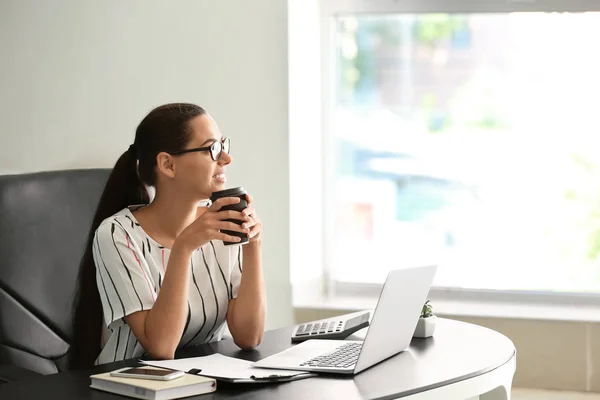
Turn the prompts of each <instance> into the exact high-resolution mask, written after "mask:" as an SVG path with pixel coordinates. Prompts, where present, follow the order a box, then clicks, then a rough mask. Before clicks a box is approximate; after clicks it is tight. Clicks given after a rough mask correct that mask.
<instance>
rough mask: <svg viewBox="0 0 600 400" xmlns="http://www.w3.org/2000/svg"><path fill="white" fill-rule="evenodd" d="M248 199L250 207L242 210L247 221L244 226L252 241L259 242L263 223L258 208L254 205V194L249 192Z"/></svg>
mask: <svg viewBox="0 0 600 400" xmlns="http://www.w3.org/2000/svg"><path fill="white" fill-rule="evenodd" d="M246 201H247V203H248V207H246V209H245V210H244V211H242V214H243V215H244V221H245V222H244V223H243V224H242V228H244V229H246V232H247V233H248V238H249V240H250V242H259V241H260V239H261V236H260V233H261V232H262V226H263V224H262V222H261V221H260V218H259V217H258V215H257V214H256V210H255V209H254V207H252V196H250V195H249V194H247V195H246Z"/></svg>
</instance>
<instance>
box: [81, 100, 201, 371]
mask: <svg viewBox="0 0 600 400" xmlns="http://www.w3.org/2000/svg"><path fill="white" fill-rule="evenodd" d="M204 114H206V111H205V110H204V109H203V108H202V107H199V106H197V105H194V104H185V103H175V104H166V105H163V106H160V107H158V108H155V109H154V110H152V111H151V112H150V113H149V114H148V115H147V116H146V117H145V118H144V119H143V120H142V121H141V122H140V124H139V125H138V127H137V129H136V132H135V140H134V143H133V144H132V145H131V146H130V147H129V149H128V150H127V151H125V152H124V153H123V154H122V155H121V157H119V159H118V160H117V162H116V164H115V166H114V168H113V170H112V172H111V173H110V175H109V177H108V181H107V183H106V186H105V187H104V191H103V192H102V195H101V197H100V201H99V204H98V207H97V208H96V213H95V215H94V219H93V221H92V226H91V228H90V231H89V234H88V239H87V244H86V247H85V251H84V254H83V257H82V260H81V264H80V267H79V276H78V278H77V289H76V291H75V296H74V300H73V320H72V328H73V330H72V340H71V347H70V349H69V368H71V369H74V368H87V367H91V366H92V365H93V364H94V361H95V360H96V358H97V357H98V355H99V354H100V350H101V348H100V346H101V345H100V341H101V337H102V315H103V313H102V302H101V300H100V293H99V292H98V287H97V285H96V267H95V265H94V258H93V256H92V243H93V240H94V236H95V233H96V230H97V229H98V227H99V226H100V223H101V222H102V221H103V220H104V219H106V218H108V217H110V216H111V215H114V214H115V213H117V212H119V211H121V210H122V209H123V208H125V207H127V206H129V205H133V204H148V203H149V202H150V198H149V195H148V191H147V190H146V187H145V186H144V184H145V185H148V186H155V184H156V168H155V167H156V156H157V155H158V153H160V152H162V151H166V152H175V151H179V150H183V149H184V148H185V146H186V144H187V143H188V142H189V140H190V138H191V130H190V128H189V122H190V120H192V119H193V118H195V117H197V116H200V115H204Z"/></svg>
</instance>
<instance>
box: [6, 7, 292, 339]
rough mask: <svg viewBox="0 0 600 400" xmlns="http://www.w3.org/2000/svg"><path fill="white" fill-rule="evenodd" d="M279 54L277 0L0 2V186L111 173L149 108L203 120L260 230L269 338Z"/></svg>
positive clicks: (278, 289)
mask: <svg viewBox="0 0 600 400" xmlns="http://www.w3.org/2000/svg"><path fill="white" fill-rule="evenodd" d="M287 47H288V45H287V2H286V1H285V0H253V1H251V2H249V1H239V0H238V1H233V0H218V1H216V0H193V1H188V0H179V1H176V2H173V1H148V0H145V1H142V0H128V1H118V0H104V1H77V0H52V1H41V0H38V1H33V0H2V1H1V2H0V52H1V54H2V61H1V62H0V173H9V172H11V173H12V172H14V173H21V172H29V171H39V170H54V169H69V168H80V167H112V165H113V164H114V162H115V161H116V159H117V158H118V157H119V155H120V154H121V153H122V152H123V151H125V150H126V149H127V147H128V146H129V144H130V143H131V142H132V141H133V137H134V130H135V127H136V125H137V123H138V122H139V121H140V119H141V118H142V117H143V116H144V115H145V114H146V113H147V112H148V111H149V110H150V109H151V108H153V107H155V106H157V105H159V104H162V103H166V102H173V101H189V102H194V103H198V104H200V105H202V106H204V107H206V108H207V109H208V111H209V112H210V113H211V114H212V115H213V116H214V117H215V118H216V120H217V122H218V123H219V125H220V128H221V130H222V131H223V133H224V135H227V136H231V137H232V139H233V142H232V155H233V158H234V162H233V164H232V166H231V167H230V168H229V170H228V176H229V179H230V184H231V185H235V184H242V185H244V186H245V187H246V188H247V189H248V190H249V191H250V192H251V193H252V194H253V195H254V197H255V205H256V207H257V209H258V212H259V214H261V216H262V219H263V222H264V224H265V232H264V265H265V278H266V282H267V291H268V293H267V295H268V318H267V326H268V328H273V327H278V326H283V325H288V324H290V323H291V322H292V319H293V318H292V311H291V299H290V288H289V286H290V285H289V195H288V191H289V179H288V109H287V104H288V78H287V68H288V66H287ZM267 148H268V150H267Z"/></svg>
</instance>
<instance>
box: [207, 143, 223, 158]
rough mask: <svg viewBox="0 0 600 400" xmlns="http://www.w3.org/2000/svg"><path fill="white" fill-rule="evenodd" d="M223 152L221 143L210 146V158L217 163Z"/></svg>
mask: <svg viewBox="0 0 600 400" xmlns="http://www.w3.org/2000/svg"><path fill="white" fill-rule="evenodd" d="M222 150H223V145H222V144H221V142H214V143H213V144H212V146H210V156H211V157H212V159H213V160H215V161H217V160H218V159H219V157H220V156H221V151H222Z"/></svg>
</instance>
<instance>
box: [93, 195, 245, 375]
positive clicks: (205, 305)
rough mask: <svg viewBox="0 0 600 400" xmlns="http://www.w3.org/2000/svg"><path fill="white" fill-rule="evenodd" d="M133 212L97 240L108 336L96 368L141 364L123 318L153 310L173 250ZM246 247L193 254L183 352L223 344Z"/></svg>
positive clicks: (112, 222) (121, 215)
mask: <svg viewBox="0 0 600 400" xmlns="http://www.w3.org/2000/svg"><path fill="white" fill-rule="evenodd" d="M137 207H139V206H130V207H128V208H125V209H123V210H122V211H120V212H118V213H117V214H115V215H113V216H111V217H109V218H107V219H105V220H104V221H103V222H102V223H101V224H100V226H99V227H98V229H97V230H96V234H95V236H94V243H93V247H92V249H93V255H94V262H95V265H96V282H97V285H98V290H99V292H100V298H101V300H102V309H103V313H104V323H105V327H104V331H103V340H102V351H101V353H100V355H99V356H98V358H97V360H96V364H104V363H107V362H113V361H119V360H123V359H127V358H137V357H140V356H142V355H144V354H145V350H144V349H143V347H142V346H141V345H140V343H139V342H138V340H137V339H136V337H135V335H134V334H133V332H131V330H130V328H129V326H128V325H127V324H126V323H125V321H124V319H123V317H125V316H127V315H129V314H132V313H134V312H136V311H141V310H149V309H151V308H152V305H153V304H154V302H155V301H156V297H157V296H158V294H159V293H160V288H161V286H162V281H163V279H164V273H165V269H166V268H167V264H168V260H169V253H170V250H169V249H167V248H165V247H163V246H161V245H160V244H158V243H156V242H155V241H154V240H152V238H150V237H149V236H148V235H147V234H146V233H145V232H144V230H143V229H142V228H141V226H140V224H139V223H138V222H137V220H136V219H135V217H134V216H133V214H132V211H135V209H136V208H137ZM241 252H242V246H240V245H233V246H225V245H224V244H223V242H222V241H211V242H209V243H207V244H205V245H204V246H202V247H200V248H199V249H197V250H196V251H194V252H193V255H192V258H191V262H190V270H191V279H190V289H189V296H188V316H187V321H186V324H185V329H184V331H183V335H182V338H181V341H180V342H179V346H178V347H179V348H180V347H185V346H190V345H196V344H200V343H206V342H210V341H216V340H220V339H221V338H222V334H223V327H224V321H225V317H226V313H227V305H228V303H229V300H230V299H233V298H236V297H237V291H238V288H239V285H240V281H241V276H242V264H241V261H242V257H241Z"/></svg>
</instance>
